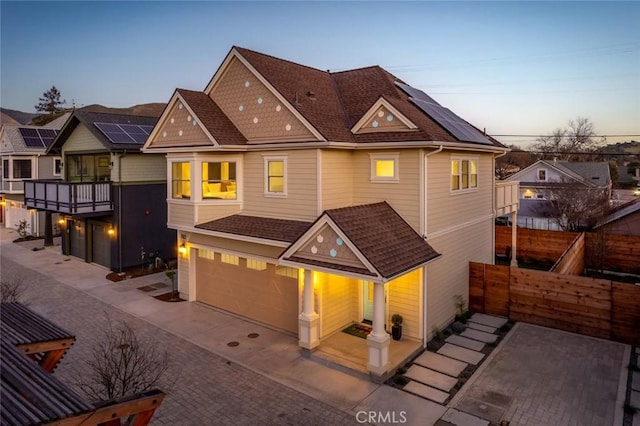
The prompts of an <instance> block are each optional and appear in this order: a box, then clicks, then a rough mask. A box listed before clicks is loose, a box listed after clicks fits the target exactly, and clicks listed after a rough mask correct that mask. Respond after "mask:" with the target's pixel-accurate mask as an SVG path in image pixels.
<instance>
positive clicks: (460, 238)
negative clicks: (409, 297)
mask: <svg viewBox="0 0 640 426" xmlns="http://www.w3.org/2000/svg"><path fill="white" fill-rule="evenodd" d="M492 235H493V219H492V218H488V219H487V220H486V221H484V222H482V223H479V224H475V225H471V226H467V227H465V228H462V229H458V230H455V231H452V232H449V233H447V234H445V235H442V236H439V237H437V238H433V239H429V240H428V242H429V244H431V245H432V246H433V248H435V249H436V250H437V251H438V252H439V253H442V254H443V255H442V257H440V258H439V259H437V260H435V261H433V262H432V263H430V264H429V265H427V330H425V332H426V333H427V334H428V336H429V338H431V337H432V336H433V331H434V328H437V329H438V330H441V329H442V328H443V327H444V326H446V325H447V324H448V323H449V322H451V321H452V320H453V318H454V316H455V314H456V307H455V300H454V296H456V295H461V296H463V297H464V299H465V301H467V302H468V300H467V299H468V295H469V262H481V263H493V252H492V245H491V244H488V242H489V241H491V240H492V238H493V236H492Z"/></svg>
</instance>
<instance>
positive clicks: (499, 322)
mask: <svg viewBox="0 0 640 426" xmlns="http://www.w3.org/2000/svg"><path fill="white" fill-rule="evenodd" d="M469 321H470V322H475V323H476V324H482V325H488V326H489V327H495V328H500V327H502V326H503V325H505V324H506V323H507V321H508V320H507V319H506V318H503V317H496V316H493V315H485V314H473V315H472V316H471V318H470V319H469Z"/></svg>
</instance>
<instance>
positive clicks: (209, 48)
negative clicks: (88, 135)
mask: <svg viewBox="0 0 640 426" xmlns="http://www.w3.org/2000/svg"><path fill="white" fill-rule="evenodd" d="M0 20H1V21H0V24H1V25H0V26H1V30H0V36H1V38H0V59H1V62H0V99H1V105H2V107H4V108H10V109H18V110H21V111H26V112H33V111H34V108H33V106H34V105H35V104H36V103H37V101H38V97H39V96H41V94H42V93H43V92H44V91H45V90H47V89H49V88H50V87H51V86H52V85H56V86H57V87H58V88H59V89H60V90H61V92H62V96H63V98H65V99H66V100H67V104H68V105H69V104H71V102H72V100H74V101H75V103H76V105H78V106H82V105H90V104H94V103H98V104H102V105H105V106H111V107H127V106H131V105H135V104H140V103H148V102H167V101H168V100H169V97H170V96H171V94H172V93H173V90H174V89H175V88H176V87H181V88H186V89H193V90H203V89H204V87H205V86H206V84H207V83H208V82H209V79H210V78H211V76H212V75H213V73H214V72H215V71H216V69H217V67H218V66H219V65H220V63H221V62H222V60H223V59H224V57H225V55H226V54H227V53H228V51H229V49H230V48H231V46H233V45H238V46H241V47H245V48H248V49H252V50H257V51H259V52H262V53H267V54H270V55H273V56H276V57H279V58H283V59H287V60H291V61H293V62H298V63H301V64H304V65H308V66H311V67H315V68H318V69H322V70H327V69H329V70H332V71H339V70H344V69H351V68H358V67H364V66H369V65H380V66H382V67H384V68H385V69H387V70H388V71H389V72H391V73H393V74H395V75H396V76H398V77H399V78H401V79H402V80H404V81H406V82H407V83H409V84H411V85H412V86H415V87H418V88H420V89H422V90H424V91H425V92H427V93H428V94H429V95H431V96H432V97H433V98H435V99H436V100H437V101H438V102H440V103H441V104H443V105H444V106H446V107H448V108H450V109H452V110H453V111H455V112H456V113H457V114H458V115H460V116H462V117H463V118H465V119H466V120H468V121H470V122H471V123H473V124H474V125H476V126H478V127H480V128H483V127H485V128H486V129H487V132H488V133H489V134H492V135H541V134H549V133H550V132H551V131H552V130H553V129H555V128H558V127H565V126H566V125H567V122H568V121H569V120H571V119H575V118H576V117H589V118H590V119H591V120H592V122H593V123H594V124H595V128H596V131H597V132H598V134H603V135H634V136H628V137H627V136H625V137H620V138H614V137H609V138H608V139H607V142H609V143H611V142H617V141H623V140H631V139H635V140H640V25H639V24H638V23H639V22H640V3H637V2H615V1H607V2H577V1H570V2H460V1H452V2H384V1H359V2H268V1H264V2H242V1H238V2H233V3H231V2H217V1H200V2H173V1H164V2H155V1H144V2H117V1H113V2H98V1H84V2H79V1H76V2H56V1H49V2H31V1H22V2H14V1H5V0H3V1H1V2H0ZM498 139H499V140H501V141H502V142H504V143H514V142H515V143H518V144H519V145H521V146H526V145H527V143H529V142H531V141H533V140H534V139H535V137H530V136H526V137H518V138H509V137H501V136H498Z"/></svg>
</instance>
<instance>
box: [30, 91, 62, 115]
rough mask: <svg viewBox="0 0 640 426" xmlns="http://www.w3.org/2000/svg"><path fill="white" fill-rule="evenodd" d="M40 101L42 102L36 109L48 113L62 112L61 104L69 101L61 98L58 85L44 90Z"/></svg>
mask: <svg viewBox="0 0 640 426" xmlns="http://www.w3.org/2000/svg"><path fill="white" fill-rule="evenodd" d="M39 101H40V103H38V105H36V106H35V108H36V111H38V112H44V113H46V114H58V113H60V112H62V111H63V109H62V107H61V106H62V105H64V104H65V103H67V101H65V100H62V101H61V100H60V91H59V90H58V88H57V87H56V86H51V89H49V90H47V91H46V92H44V93H43V94H42V97H41V98H40V99H39Z"/></svg>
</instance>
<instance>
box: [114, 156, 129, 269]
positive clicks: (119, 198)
mask: <svg viewBox="0 0 640 426" xmlns="http://www.w3.org/2000/svg"><path fill="white" fill-rule="evenodd" d="M126 153H127V150H126V149H125V150H124V151H123V152H122V154H120V155H118V230H117V231H118V232H117V234H116V235H117V236H118V269H119V270H118V272H122V157H124V156H125V154H126Z"/></svg>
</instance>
